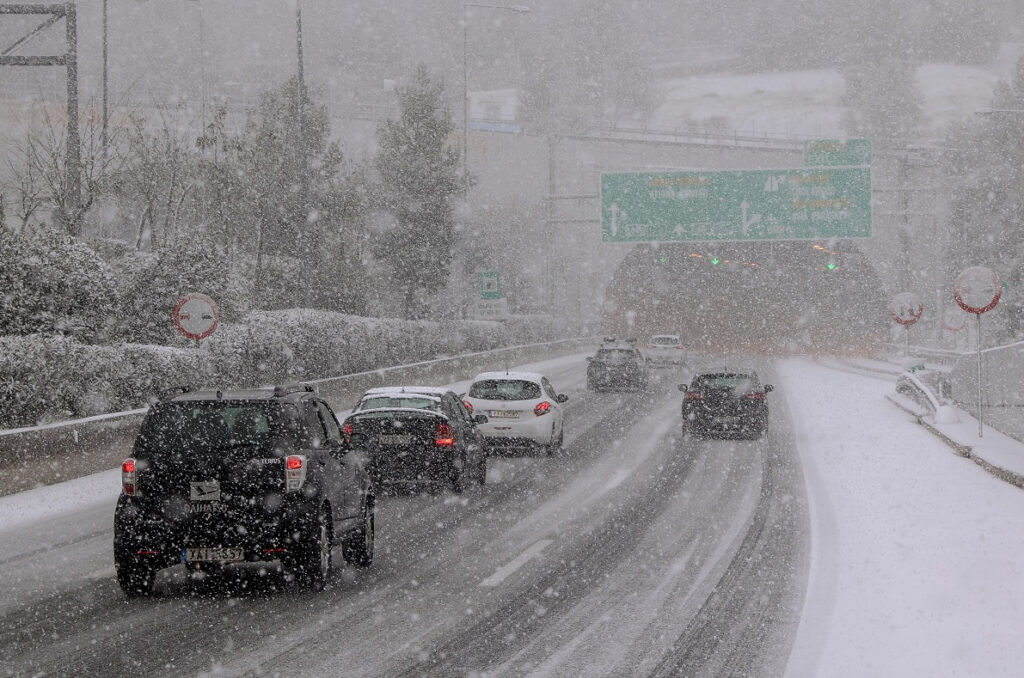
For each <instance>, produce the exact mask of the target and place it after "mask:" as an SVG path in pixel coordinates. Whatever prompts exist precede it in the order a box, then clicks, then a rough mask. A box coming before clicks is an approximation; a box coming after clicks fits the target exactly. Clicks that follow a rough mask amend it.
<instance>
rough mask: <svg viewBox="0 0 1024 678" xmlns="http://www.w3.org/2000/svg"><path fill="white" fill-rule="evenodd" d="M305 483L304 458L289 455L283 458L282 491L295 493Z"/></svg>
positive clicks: (297, 455) (299, 455) (298, 455)
mask: <svg viewBox="0 0 1024 678" xmlns="http://www.w3.org/2000/svg"><path fill="white" fill-rule="evenodd" d="M305 483H306V457H304V456H303V455H301V454H289V455H288V456H287V457H285V458H284V489H285V491H286V492H296V491H298V490H301V489H302V486H303V485H304V484H305Z"/></svg>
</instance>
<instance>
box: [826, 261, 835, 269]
mask: <svg viewBox="0 0 1024 678" xmlns="http://www.w3.org/2000/svg"><path fill="white" fill-rule="evenodd" d="M826 268H828V270H830V271H834V270H835V268H836V262H834V261H830V262H828V266H827V267H826Z"/></svg>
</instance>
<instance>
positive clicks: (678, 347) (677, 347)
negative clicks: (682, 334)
mask: <svg viewBox="0 0 1024 678" xmlns="http://www.w3.org/2000/svg"><path fill="white" fill-rule="evenodd" d="M676 348H684V347H683V346H676Z"/></svg>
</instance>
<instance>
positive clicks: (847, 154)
mask: <svg viewBox="0 0 1024 678" xmlns="http://www.w3.org/2000/svg"><path fill="white" fill-rule="evenodd" d="M804 164H805V165H807V166H808V167H836V166H842V165H870V164H871V140H870V139H847V140H845V141H842V140H840V139H817V140H812V141H805V142H804Z"/></svg>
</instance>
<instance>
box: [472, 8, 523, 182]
mask: <svg viewBox="0 0 1024 678" xmlns="http://www.w3.org/2000/svg"><path fill="white" fill-rule="evenodd" d="M470 7H482V8H484V9H503V10H506V11H509V12H516V13H517V14H529V13H530V8H529V7H524V6H522V5H492V4H489V3H484V2H464V3H462V180H463V182H464V186H465V190H466V194H467V195H468V194H469V30H468V27H469V8H470Z"/></svg>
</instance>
